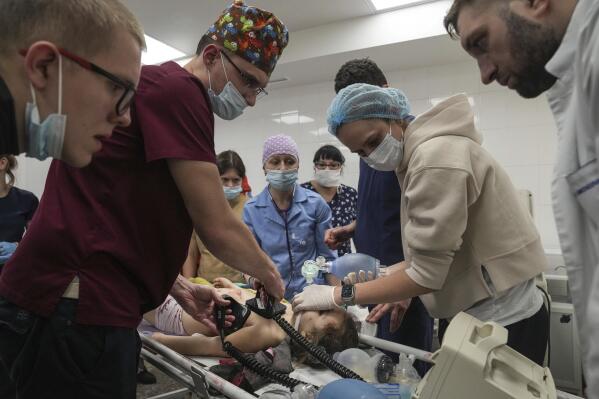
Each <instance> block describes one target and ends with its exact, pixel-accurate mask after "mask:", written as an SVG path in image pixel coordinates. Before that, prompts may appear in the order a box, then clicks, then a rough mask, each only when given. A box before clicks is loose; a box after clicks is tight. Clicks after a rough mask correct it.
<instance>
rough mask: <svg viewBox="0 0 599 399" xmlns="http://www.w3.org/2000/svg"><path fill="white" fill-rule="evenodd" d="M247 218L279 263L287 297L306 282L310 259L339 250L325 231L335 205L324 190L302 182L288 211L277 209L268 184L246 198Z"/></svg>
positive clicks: (244, 212) (329, 226) (260, 239)
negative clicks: (328, 243)
mask: <svg viewBox="0 0 599 399" xmlns="http://www.w3.org/2000/svg"><path fill="white" fill-rule="evenodd" d="M285 214H286V216H285ZM285 218H286V222H285ZM243 221H244V222H245V224H247V226H248V227H249V228H250V230H251V231H252V233H253V234H254V237H256V240H257V241H258V244H259V245H260V247H261V248H262V250H263V251H264V252H266V254H267V255H268V256H270V258H271V259H272V260H273V262H274V263H275V265H277V268H278V269H279V272H280V273H281V277H282V278H283V282H284V284H285V299H287V300H290V299H291V298H293V296H294V295H295V294H297V293H299V292H301V291H302V290H303V288H304V287H305V286H306V280H305V279H304V276H302V273H301V267H302V265H303V264H304V262H305V261H306V260H308V259H311V260H314V259H316V257H318V256H324V257H325V258H326V259H327V260H333V259H335V258H336V257H337V255H336V254H335V251H333V250H331V249H329V247H327V246H326V245H325V243H324V232H325V231H326V230H327V229H330V228H331V209H330V208H329V206H328V205H327V203H326V202H325V201H324V199H323V198H322V197H321V196H320V194H318V193H315V192H313V191H310V190H307V189H305V188H303V187H301V186H299V185H296V186H295V192H294V195H293V201H292V203H291V207H290V208H289V210H287V212H286V213H285V212H283V213H280V212H279V211H278V210H277V208H276V206H275V204H274V202H273V200H272V198H271V196H270V193H269V191H268V186H267V187H266V188H265V189H264V190H263V191H262V192H261V193H260V194H259V195H257V196H256V197H254V198H252V199H250V200H249V201H248V202H246V204H245V207H244V209H243ZM289 253H291V259H290V256H289ZM315 283H317V284H323V283H324V280H323V279H318V280H315Z"/></svg>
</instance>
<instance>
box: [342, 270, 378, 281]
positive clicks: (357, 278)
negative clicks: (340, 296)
mask: <svg viewBox="0 0 599 399" xmlns="http://www.w3.org/2000/svg"><path fill="white" fill-rule="evenodd" d="M370 280H374V274H373V273H372V272H368V275H366V272H365V271H364V270H360V271H358V274H357V275H356V273H355V272H351V273H349V274H348V275H347V276H345V277H343V282H344V283H345V284H357V283H365V282H367V281H370Z"/></svg>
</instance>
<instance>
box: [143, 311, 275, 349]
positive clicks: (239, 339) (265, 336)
mask: <svg viewBox="0 0 599 399" xmlns="http://www.w3.org/2000/svg"><path fill="white" fill-rule="evenodd" d="M152 338H154V339H156V340H157V341H158V342H160V343H162V344H163V345H166V346H168V347H169V348H171V349H173V350H174V351H177V352H179V353H182V354H184V355H192V356H220V357H223V356H228V355H227V354H226V353H225V352H224V351H223V348H222V343H221V340H220V337H207V336H205V335H194V336H191V337H182V336H174V335H165V334H161V333H156V334H154V335H153V336H152ZM284 338H285V333H284V332H283V331H282V330H281V329H280V328H278V326H276V324H274V322H272V321H267V320H264V323H258V324H256V325H252V326H248V327H243V328H242V329H240V330H239V331H236V332H234V333H233V334H231V335H229V336H227V337H226V338H225V339H226V340H227V341H229V342H231V343H232V344H233V346H235V347H236V348H237V349H239V350H240V351H242V352H245V353H256V352H259V351H261V350H264V349H267V348H270V347H272V346H277V345H279V344H280V343H281V342H282V341H283V339H284Z"/></svg>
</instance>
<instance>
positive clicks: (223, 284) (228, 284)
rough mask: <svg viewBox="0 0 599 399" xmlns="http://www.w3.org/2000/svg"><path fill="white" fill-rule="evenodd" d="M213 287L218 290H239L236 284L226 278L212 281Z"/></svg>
mask: <svg viewBox="0 0 599 399" xmlns="http://www.w3.org/2000/svg"><path fill="white" fill-rule="evenodd" d="M212 285H214V286H215V287H216V288H239V287H238V286H237V285H235V283H233V282H232V281H231V280H229V279H228V278H226V277H217V278H215V279H214V280H212Z"/></svg>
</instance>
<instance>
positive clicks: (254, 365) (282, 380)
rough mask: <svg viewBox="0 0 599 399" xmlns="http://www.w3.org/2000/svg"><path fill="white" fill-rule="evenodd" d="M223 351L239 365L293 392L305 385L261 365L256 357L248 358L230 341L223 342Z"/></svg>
mask: <svg viewBox="0 0 599 399" xmlns="http://www.w3.org/2000/svg"><path fill="white" fill-rule="evenodd" d="M223 349H224V351H225V352H227V353H228V354H229V355H230V356H231V357H232V358H233V359H235V360H237V361H238V362H239V363H241V364H242V365H244V366H245V367H247V368H248V369H250V370H252V371H255V372H256V373H258V374H259V375H261V376H262V377H264V378H268V379H269V380H271V381H273V382H278V383H279V384H281V385H283V386H286V387H287V388H289V389H291V390H293V388H294V387H296V386H297V385H300V384H305V383H304V382H302V381H300V380H296V379H295V378H291V377H289V376H288V375H287V374H284V373H281V372H278V371H276V370H274V369H272V368H270V367H268V366H266V365H264V364H261V363H260V362H258V361H257V360H256V359H255V358H254V357H252V356H248V355H246V354H245V353H243V352H241V351H240V350H239V349H237V348H236V347H234V346H233V344H231V343H230V342H229V341H225V342H223Z"/></svg>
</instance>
